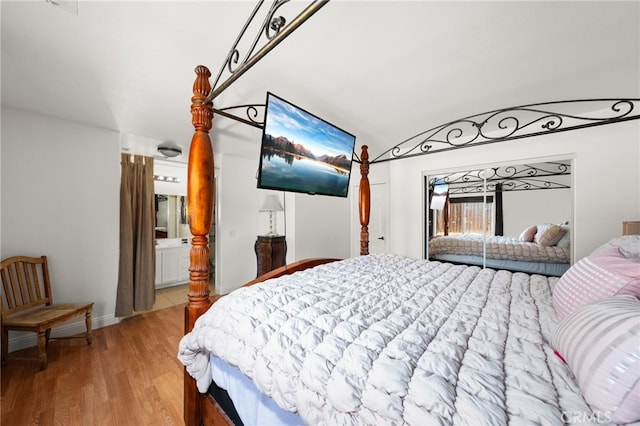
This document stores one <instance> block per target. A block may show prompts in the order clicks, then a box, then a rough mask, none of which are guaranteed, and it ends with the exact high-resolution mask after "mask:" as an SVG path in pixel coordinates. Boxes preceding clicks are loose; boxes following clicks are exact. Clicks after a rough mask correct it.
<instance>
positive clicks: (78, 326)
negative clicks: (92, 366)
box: [9, 314, 120, 352]
mask: <svg viewBox="0 0 640 426" xmlns="http://www.w3.org/2000/svg"><path fill="white" fill-rule="evenodd" d="M119 322H120V319H118V318H117V317H116V316H115V315H113V314H111V315H103V316H101V317H95V316H94V317H92V318H91V329H92V330H96V329H98V328H102V327H106V326H109V325H114V324H118V323H119ZM85 331H86V328H85V324H84V316H82V317H79V318H78V319H77V320H75V321H70V322H68V323H65V324H63V325H61V326H59V327H56V328H54V329H53V330H51V337H61V336H73V335H76V334H82V333H84V332H85ZM12 336H13V337H12ZM37 344H38V342H37V335H36V333H29V332H19V331H9V352H14V351H19V350H21V349H26V348H30V347H32V346H36V345H37Z"/></svg>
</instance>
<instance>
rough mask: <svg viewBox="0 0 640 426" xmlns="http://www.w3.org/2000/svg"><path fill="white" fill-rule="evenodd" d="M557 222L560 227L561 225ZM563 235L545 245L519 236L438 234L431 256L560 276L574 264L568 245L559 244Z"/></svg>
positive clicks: (433, 243) (432, 243)
mask: <svg viewBox="0 0 640 426" xmlns="http://www.w3.org/2000/svg"><path fill="white" fill-rule="evenodd" d="M556 226H558V228H560V225H556ZM553 229H555V228H553ZM560 229H561V228H560ZM563 233H566V231H564V232H563ZM560 239H561V237H560V238H559V239H558V242H556V243H554V244H552V245H544V244H541V243H540V242H536V241H534V240H533V239H532V240H531V241H524V239H523V238H520V237H507V236H487V237H485V236H483V235H469V234H460V235H447V236H439V237H434V238H432V239H431V240H429V258H431V259H435V260H443V261H448V262H455V263H464V264H469V265H480V266H486V267H489V268H497V269H507V270H511V271H519V272H528V273H535V274H542V275H550V276H557V277H559V276H561V275H562V274H563V273H565V272H566V271H567V270H568V269H569V267H570V266H571V264H570V262H571V251H570V248H569V245H568V244H566V245H564V244H562V245H558V244H559V243H560Z"/></svg>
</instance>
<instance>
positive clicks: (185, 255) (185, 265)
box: [178, 247, 191, 282]
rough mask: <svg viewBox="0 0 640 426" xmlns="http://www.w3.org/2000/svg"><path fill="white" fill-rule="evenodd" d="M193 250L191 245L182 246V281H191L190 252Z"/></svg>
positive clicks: (180, 260) (179, 266)
mask: <svg viewBox="0 0 640 426" xmlns="http://www.w3.org/2000/svg"><path fill="white" fill-rule="evenodd" d="M190 251H191V249H190V247H181V248H180V259H179V262H178V263H179V265H178V268H179V275H180V276H179V278H178V279H179V280H180V281H181V282H185V281H189V266H190V263H191V262H190V259H189V252H190Z"/></svg>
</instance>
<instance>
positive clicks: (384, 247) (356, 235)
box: [351, 183, 389, 256]
mask: <svg viewBox="0 0 640 426" xmlns="http://www.w3.org/2000/svg"><path fill="white" fill-rule="evenodd" d="M359 189H360V187H359V186H356V187H354V189H353V195H354V196H353V197H351V204H352V209H351V211H352V215H351V216H352V221H351V223H352V227H351V228H352V231H351V255H352V256H359V255H360V214H359V210H358V191H359ZM370 192H371V212H370V215H369V253H371V254H374V253H388V252H389V236H388V235H387V231H388V229H389V227H388V209H389V196H388V193H387V184H386V183H374V184H370Z"/></svg>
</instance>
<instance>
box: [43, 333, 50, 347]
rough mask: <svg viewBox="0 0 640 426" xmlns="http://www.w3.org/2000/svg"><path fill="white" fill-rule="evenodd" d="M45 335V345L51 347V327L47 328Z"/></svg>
mask: <svg viewBox="0 0 640 426" xmlns="http://www.w3.org/2000/svg"><path fill="white" fill-rule="evenodd" d="M44 337H45V347H47V348H48V347H49V340H50V339H51V329H50V328H47V330H46V331H45V332H44Z"/></svg>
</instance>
